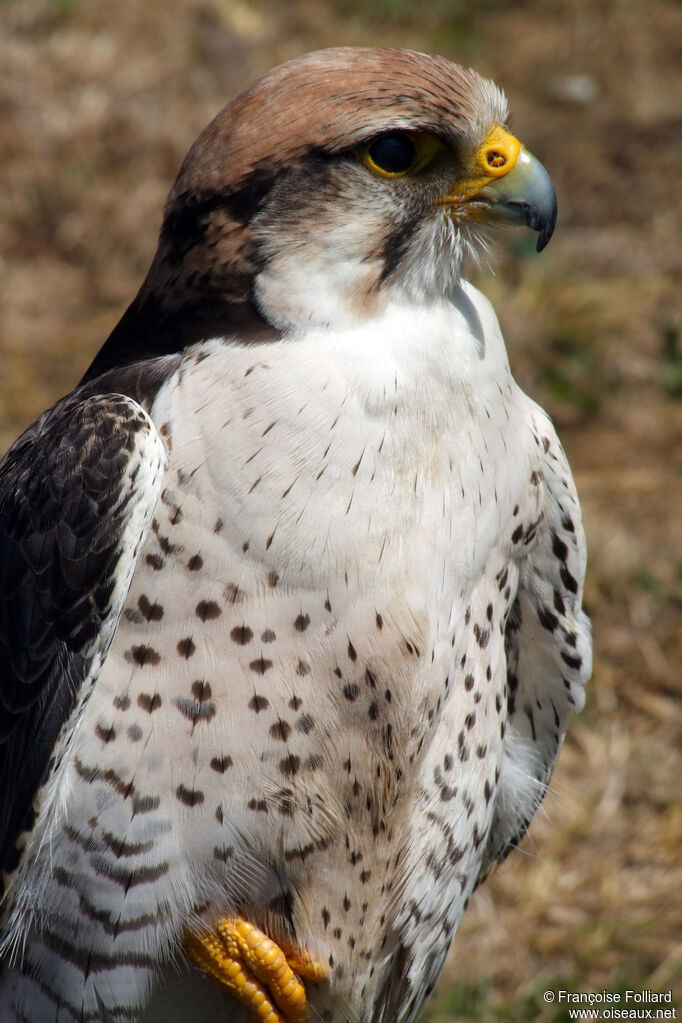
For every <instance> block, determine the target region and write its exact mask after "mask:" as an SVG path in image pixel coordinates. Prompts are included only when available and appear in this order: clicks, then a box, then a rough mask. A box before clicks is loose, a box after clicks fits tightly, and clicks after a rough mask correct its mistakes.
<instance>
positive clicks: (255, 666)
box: [249, 657, 272, 675]
mask: <svg viewBox="0 0 682 1023" xmlns="http://www.w3.org/2000/svg"><path fill="white" fill-rule="evenodd" d="M271 667H272V661H269V660H268V659H267V658H265V657H257V658H256V660H255V661H249V668H250V669H251V671H255V673H256V674H257V675H264V674H265V672H266V671H269V670H270V668H271Z"/></svg>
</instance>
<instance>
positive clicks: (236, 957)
mask: <svg viewBox="0 0 682 1023" xmlns="http://www.w3.org/2000/svg"><path fill="white" fill-rule="evenodd" d="M185 949H186V951H187V954H188V955H189V957H190V959H192V960H193V961H194V962H195V963H196V964H197V966H199V967H201V969H202V970H204V971H205V972H206V973H207V974H208V975H209V976H210V977H211V978H212V979H213V980H214V981H215V982H216V983H217V984H218V985H219V986H220V987H221V988H222V989H223V990H224V991H226V992H227V993H228V994H229V995H231V996H232V997H233V998H236V999H238V1001H240V1002H241V1003H242V1005H244V1006H245V1007H246V1008H247V1009H248V1011H249V1014H250V1016H251V1019H252V1021H253V1023H306V1021H307V1019H308V1017H309V1010H308V1000H307V997H306V991H305V988H304V986H303V984H302V983H301V980H300V977H302V978H303V979H304V980H307V981H309V982H310V983H318V982H319V981H321V980H324V978H325V976H326V970H325V968H324V967H323V966H322V965H321V964H320V963H318V962H316V961H315V960H313V959H311V957H310V956H309V955H308V953H307V952H305V951H304V950H301V949H287V950H286V952H285V951H283V950H282V949H281V948H280V947H279V945H277V944H275V942H274V941H272V939H271V938H269V937H268V936H267V935H266V934H264V933H263V932H262V931H260V930H258V928H257V927H254V926H253V924H251V923H249V921H248V920H245V919H244V918H243V917H223V918H222V919H220V920H219V921H218V923H217V924H216V926H215V928H214V930H213V931H209V932H208V933H206V934H201V935H196V934H192V933H189V932H188V933H187V934H186V935H185ZM299 975H300V977H299Z"/></svg>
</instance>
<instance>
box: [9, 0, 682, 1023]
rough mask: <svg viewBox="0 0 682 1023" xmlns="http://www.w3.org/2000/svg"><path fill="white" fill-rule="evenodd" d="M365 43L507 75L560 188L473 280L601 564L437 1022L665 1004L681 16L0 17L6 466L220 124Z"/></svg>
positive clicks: (676, 750)
mask: <svg viewBox="0 0 682 1023" xmlns="http://www.w3.org/2000/svg"><path fill="white" fill-rule="evenodd" d="M418 7H419V8H420V9H419V11H417V8H418ZM358 43H362V44H367V43H375V44H376V43H379V44H382V45H404V46H411V47H413V48H417V49H428V50H432V51H438V52H441V53H444V54H445V55H447V56H450V57H452V58H454V59H457V60H459V61H461V62H463V63H469V64H472V65H474V66H476V67H477V68H478V69H479V70H481V71H483V72H484V73H487V74H490V75H491V76H493V77H495V79H496V80H497V81H498V83H500V84H501V85H502V86H503V87H504V88H505V89H506V90H507V92H508V94H509V96H510V98H511V102H512V110H513V114H514V127H515V129H516V131H517V133H518V134H519V135H520V136H521V138H522V139H523V140H524V141H525V142H526V143H527V145H528V147H529V148H530V149H531V150H532V151H533V152H535V153H536V154H537V155H538V156H539V157H540V158H541V159H542V160H543V162H544V163H545V164H546V166H547V167H548V169H549V170H550V172H551V174H552V176H553V178H554V180H555V184H556V186H557V191H558V194H559V204H560V220H559V224H558V228H557V233H556V235H555V237H554V239H553V240H552V243H551V245H550V246H549V248H548V249H547V250H546V252H544V253H543V254H542V256H536V255H535V254H534V252H533V245H534V242H533V240H532V239H531V238H530V237H528V238H521V237H520V236H519V235H520V234H521V232H519V233H518V235H517V234H514V235H511V234H510V235H509V236H508V238H507V239H506V240H505V241H504V242H503V243H502V244H501V245H500V249H499V252H498V253H497V256H496V258H495V260H494V261H493V262H494V266H495V270H496V274H495V276H494V277H491V276H490V274H489V272H488V271H485V272H482V273H480V274H479V275H478V276H479V283H480V284H481V286H483V287H484V289H485V290H486V291H487V293H488V294H489V295H490V296H491V298H492V299H493V301H494V303H495V305H496V307H497V309H498V312H499V313H500V318H501V320H502V326H503V329H504V331H505V334H506V337H507V340H508V343H509V348H510V355H511V360H512V365H513V368H514V370H515V373H516V376H517V378H518V379H519V380H520V382H521V383H522V385H523V386H524V387H525V388H526V390H528V391H529V392H530V393H531V394H532V395H533V396H534V397H536V398H537V399H538V400H539V401H541V403H542V404H544V405H545V407H546V408H548V410H550V412H551V413H552V415H553V417H554V419H555V421H556V422H557V425H558V427H559V431H560V434H561V436H562V439H563V441H564V443H565V447H566V449H567V451H568V455H569V458H570V459H571V462H572V465H573V467H574V470H575V475H576V478H577V482H578V486H579V489H580V493H581V497H582V501H583V507H584V512H585V521H586V527H587V533H588V540H589V545H590V556H591V561H590V567H589V579H588V586H587V603H588V606H589V610H590V613H591V614H592V617H593V623H594V632H595V645H596V662H595V674H594V680H593V682H592V684H591V687H590V691H589V699H588V704H587V708H586V710H585V712H584V714H583V715H582V716H581V717H580V718H579V719H576V720H575V722H574V723H573V725H572V727H571V730H570V733H569V737H568V739H567V742H566V745H565V748H564V752H563V754H562V758H561V762H560V765H559V768H558V770H557V772H556V776H555V781H554V784H553V789H552V792H551V794H550V796H549V797H548V799H547V801H546V805H545V812H544V813H543V814H542V815H541V816H540V817H539V819H538V820H537V822H536V823H535V824H534V826H533V828H532V832H531V835H530V836H529V838H527V839H526V841H525V842H524V844H523V847H522V851H521V852H519V853H517V854H516V855H515V856H513V857H512V858H511V859H510V860H509V861H507V863H506V864H505V865H504V867H503V868H501V869H500V870H499V871H498V873H497V874H496V876H495V877H493V879H492V880H491V881H490V882H489V883H488V884H487V885H486V886H485V887H484V888H483V889H482V890H481V891H480V892H479V893H478V894H477V895H476V897H475V898H474V900H473V902H472V906H471V908H470V911H469V913H468V916H467V918H466V920H465V923H464V925H463V927H462V929H461V931H460V933H459V935H458V937H457V939H456V941H455V944H454V948H453V952H452V954H451V958H450V960H449V963H448V966H447V968H446V971H445V974H444V977H443V980H442V982H441V985H440V987H439V989H438V992H437V994H436V997H435V998H434V1001H433V1003H432V1005H431V1007H430V1008H429V1009H428V1011H427V1013H426V1016H425V1019H426V1020H429V1021H431V1023H445V1021H447V1020H451V1019H455V1018H456V1019H458V1020H463V1021H473V1020H477V1021H484V1023H495V1021H500V1020H510V1021H522V1020H540V1021H553V1023H560V1021H562V1020H565V1019H567V1018H568V1017H567V1016H566V1015H565V1010H562V1009H560V1008H558V1007H557V1006H556V1005H555V1006H549V1005H547V1004H545V1003H544V1002H543V999H542V992H543V991H544V990H545V988H552V987H554V988H556V987H567V988H569V989H572V990H577V989H582V990H588V991H589V990H593V991H597V990H602V989H607V990H622V989H623V988H626V987H631V988H633V987H634V988H639V987H650V988H653V989H655V990H659V991H663V990H668V989H671V988H672V990H673V994H674V996H675V997H677V998H678V999H679V997H680V996H681V995H682V862H681V861H682V857H681V851H682V804H681V801H680V786H681V783H682V770H681V768H682V752H681V747H682V743H681V741H680V740H681V737H682V694H681V687H680V661H681V656H682V630H681V628H680V621H681V614H680V612H681V610H682V514H681V509H682V350H681V346H680V329H681V327H682V310H681V306H680V299H679V294H680V283H679V282H680V279H681V278H680V270H681V269H682V267H681V263H682V250H681V247H680V244H679V239H680V227H681V225H680V189H679V168H680V166H682V105H681V104H680V92H679V69H680V67H681V66H682V8H681V7H680V5H679V3H676V2H673V0H669V2H666V0H524V2H518V3H514V4H512V3H508V2H504V0H481V2H479V3H466V2H464V0H430V3H429V4H428V5H416V4H413V3H411V2H409V0H379V2H375V3H369V2H367V0H291V2H283V0H280V2H279V3H276V2H274V0H272V2H268V0H253V2H250V3H247V2H243V0H166V2H165V3H164V4H163V5H158V6H156V5H153V4H147V3H144V2H143V0H119V2H118V3H117V4H116V5H115V6H114V5H112V4H110V3H108V2H105V0H14V2H8V0H0V54H1V55H2V68H3V70H2V73H1V74H0V177H1V181H2V184H1V187H0V367H1V372H0V447H1V448H2V449H3V450H4V448H5V447H6V446H7V445H9V443H10V442H11V441H12V439H13V438H14V436H16V434H17V433H18V431H19V430H20V429H21V428H22V427H24V426H25V425H26V424H27V423H28V422H29V421H30V420H31V419H32V418H33V417H34V416H35V415H36V414H37V413H38V412H40V411H41V410H42V409H43V408H44V407H45V406H46V405H47V404H49V403H50V402H51V401H52V400H54V399H55V398H56V397H58V396H59V395H60V394H62V393H64V392H65V391H67V390H69V389H70V388H71V387H72V386H73V384H74V382H75V381H76V380H77V379H78V377H79V376H80V374H81V372H82V371H83V370H84V368H85V367H86V365H87V363H88V361H89V359H90V357H91V356H92V355H93V354H94V352H95V350H96V349H97V348H98V347H99V345H100V343H101V341H102V340H103V338H104V337H105V336H106V334H107V332H108V330H109V329H110V328H111V327H112V326H113V324H114V323H115V321H116V319H117V318H118V316H119V315H120V313H121V311H122V310H123V308H124V306H125V305H126V304H127V302H128V301H129V300H130V298H131V297H132V296H133V294H134V292H135V291H136V288H137V286H138V284H139V282H140V281H141V279H142V276H143V274H144V272H145V270H146V268H147V265H148V263H149V260H150V259H151V256H152V254H153V251H154V248H155V244H156V235H157V231H158V226H159V221H160V210H161V205H162V202H163V199H164V196H165V193H166V191H167V189H168V187H169V186H170V184H171V181H172V179H173V177H174V174H175V172H176V170H177V168H178V166H179V163H180V160H181V158H182V156H183V155H184V152H185V151H186V149H187V147H188V146H189V144H190V143H191V142H192V140H193V139H194V137H195V135H196V134H197V133H198V131H199V130H200V129H201V128H202V127H203V125H204V124H205V123H206V122H207V121H208V120H209V118H210V117H212V116H213V114H214V113H215V112H216V111H217V110H218V108H219V107H220V106H221V105H222V104H223V103H224V102H226V100H227V99H228V98H229V97H230V96H231V95H232V94H233V93H234V92H235V91H236V90H237V89H238V88H240V87H241V86H243V85H244V84H246V83H247V82H248V81H249V80H251V79H252V78H254V77H256V76H257V75H258V74H260V73H261V72H262V71H263V70H265V69H266V68H267V67H269V66H271V65H273V64H275V63H278V62H280V61H282V60H285V59H287V58H289V57H292V56H294V55H296V54H298V53H301V52H303V51H305V50H309V49H314V48H317V47H319V46H325V45H331V44H358Z"/></svg>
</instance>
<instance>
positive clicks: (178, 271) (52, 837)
mask: <svg viewBox="0 0 682 1023" xmlns="http://www.w3.org/2000/svg"><path fill="white" fill-rule="evenodd" d="M507 118H508V114H507V105H506V102H505V99H504V97H503V95H502V93H501V92H500V91H499V89H497V88H496V86H495V85H493V84H492V82H490V81H487V80H486V79H484V78H481V77H480V76H479V75H477V74H476V73H474V72H473V71H470V70H466V69H464V68H462V67H458V66H457V65H456V64H452V63H450V62H449V61H447V60H445V59H443V58H442V57H430V56H426V55H424V54H420V53H412V52H409V51H403V50H388V49H387V50H381V49H331V50H326V51H322V52H319V53H313V54H310V55H308V56H305V57H302V58H301V59H298V60H294V61H292V62H291V63H288V64H285V65H284V66H282V67H279V68H277V69H276V70H274V71H271V72H270V73H269V74H267V75H266V76H265V77H264V78H263V79H261V81H259V82H258V83H257V84H256V85H253V86H252V87H251V88H248V89H247V90H246V91H245V92H242V93H241V94H240V95H239V96H238V97H237V98H236V99H235V100H233V102H232V103H230V104H229V105H228V106H226V107H225V108H224V109H223V110H222V111H221V112H220V113H219V114H218V116H217V117H216V118H215V120H214V121H213V122H212V123H211V124H210V125H209V126H208V127H207V128H206V130H205V131H204V132H203V133H202V134H201V135H200V136H199V139H198V140H197V142H196V143H195V144H194V146H193V147H192V149H191V150H190V152H189V154H188V156H187V158H186V159H185V162H184V163H183V165H182V168H181V170H180V173H179V176H178V178H177V180H176V182H175V184H174V186H173V188H172V190H171V192H170V196H169V198H168V201H167V204H166V208H165V215H164V219H163V225H162V228H161V237H160V243H159V248H158V252H157V254H156V256H155V258H154V261H153V263H152V266H151V269H150V271H149V273H148V275H147V278H146V280H145V281H144V283H143V285H142V288H141V290H140V292H139V294H138V295H137V297H136V298H135V300H134V301H133V303H132V305H131V306H130V307H129V309H128V310H127V312H126V313H125V315H124V316H123V318H122V320H121V321H120V323H119V324H118V326H117V327H116V328H115V330H114V331H113V333H112V334H111V335H110V337H109V338H108V340H107V341H106V343H105V344H104V346H103V348H102V349H101V351H100V352H99V354H98V355H97V357H96V358H95V360H94V362H93V364H92V366H91V367H90V369H89V370H88V372H87V373H86V374H85V376H84V377H83V379H82V381H81V383H80V384H79V385H78V387H77V388H76V389H75V390H74V391H73V392H72V393H71V394H69V395H68V396H67V397H65V398H63V399H62V400H61V401H58V402H57V404H56V405H54V406H53V407H52V408H51V409H48V411H47V412H45V413H44V414H43V415H42V416H41V417H40V418H39V419H38V420H37V421H36V422H35V423H34V424H33V425H32V426H31V427H29V429H28V430H27V431H26V432H25V433H24V434H23V435H22V436H21V437H20V438H19V439H18V440H17V442H16V443H15V444H14V446H13V447H12V449H11V450H10V452H9V453H8V454H7V456H6V457H5V459H4V461H3V463H2V468H1V483H0V588H1V592H0V596H1V598H2V599H1V601H0V607H1V611H0V687H1V689H0V692H1V697H2V700H1V706H0V725H1V744H0V757H1V760H0V771H1V774H2V778H1V786H2V787H1V791H2V812H1V817H0V854H1V856H2V864H3V870H4V875H3V879H4V884H5V895H4V900H3V904H2V908H3V937H2V946H1V947H2V955H3V959H4V968H3V969H4V972H3V973H2V976H1V977H0V1020H2V1021H3V1023H8V1021H11V1023H18V1021H22V1023H26V1021H28V1023H74V1021H77V1023H87V1021H100V1020H101V1021H107V1023H131V1021H144V1023H152V1021H159V1020H163V1021H166V1023H168V1021H183V1023H186V1021H192V1023H201V1021H208V1020H211V1021H221V1023H225V1021H228V1020H229V1021H236V1020H239V1021H245V1020H247V1019H251V1020H258V1021H260V1023H277V1021H279V1023H282V1021H286V1023H300V1021H303V1020H305V1019H307V1018H308V1015H309V1014H310V1018H311V1019H313V1020H320V1021H327V1023H393V1021H396V1023H408V1021H412V1020H416V1019H417V1017H418V1016H419V1013H420V1011H421V1009H422V1007H423V1006H424V1004H425V1002H426V1000H427V999H428V996H429V994H430V993H431V991H432V990H433V987H434V985H435V983H436V981H437V979H438V975H439V973H440V970H441V967H442V965H443V961H444V959H445V956H446V953H447V951H448V948H449V946H450V943H451V940H452V937H453V935H454V933H455V931H456V929H457V926H458V924H459V921H460V919H461V916H462V913H463V911H464V909H465V906H466V904H467V900H468V899H469V896H470V895H471V892H472V891H473V889H474V888H475V886H476V884H477V883H478V882H479V881H480V880H481V878H482V877H483V876H484V875H485V873H486V871H487V870H488V869H489V868H490V867H491V865H492V864H493V863H494V862H495V861H497V860H500V859H502V858H503V857H504V856H505V855H506V854H507V853H508V852H509V850H510V849H512V848H513V847H514V846H515V845H516V844H517V843H518V841H519V839H520V837H521V836H522V835H523V833H524V832H525V830H526V828H527V827H528V824H529V821H530V820H531V818H532V817H533V814H534V813H535V811H536V809H537V807H538V805H539V803H540V801H541V800H542V797H543V795H544V793H545V790H546V788H547V785H548V781H549V778H550V775H551V772H552V767H553V764H554V761H555V758H556V756H557V752H558V750H559V747H560V745H561V742H562V738H563V735H564V732H565V729H566V725H567V721H568V718H569V716H570V712H571V710H574V709H578V708H580V707H581V705H582V703H583V686H584V683H585V682H586V680H587V678H588V676H589V672H590V635H589V624H588V620H587V618H586V617H585V615H584V614H583V612H582V611H581V609H580V607H581V593H582V585H583V576H584V568H585V544H584V539H583V533H582V527H581V518H580V509H579V506H578V501H577V497H576V492H575V489H574V485H573V481H572V479H571V473H570V470H569V468H568V465H567V463H566V458H565V456H564V454H563V451H562V449H561V447H560V445H559V442H558V440H557V437H556V434H555V432H554V429H553V428H552V425H551V423H550V422H549V420H548V418H547V416H546V415H545V414H544V413H543V412H542V410H541V409H539V408H538V407H537V405H535V404H534V403H533V402H532V401H531V400H530V399H529V398H527V397H526V396H525V395H524V394H523V393H522V392H521V391H520V390H519V388H518V387H517V385H516V384H515V382H514V380H513V379H512V377H511V374H510V370H509V365H508V362H507V356H506V352H505V347H504V343H503V340H502V337H501V334H500V330H499V327H498V323H497V320H496V318H495V314H494V312H493V310H492V309H491V307H490V305H489V303H488V302H487V301H486V299H485V298H484V297H483V296H482V295H481V294H480V293H479V292H478V291H477V290H476V289H475V288H473V287H472V286H471V285H470V284H469V283H468V282H467V281H466V280H465V279H464V277H463V269H462V267H463V261H464V260H465V258H466V257H467V256H469V255H475V254H476V252H477V251H480V249H481V247H482V246H484V245H485V239H486V237H487V234H486V232H488V231H489V230H490V229H491V226H493V225H495V224H497V223H502V224H512V225H513V224H519V225H527V226H529V227H531V228H533V229H534V230H535V231H537V232H538V248H539V249H541V248H543V246H544V245H545V244H546V243H547V241H548V240H549V238H550V236H551V234H552V230H553V228H554V223H555V218H556V201H555V195H554V190H553V188H552V185H551V182H550V179H549V176H548V175H547V173H546V171H545V170H544V169H543V167H542V165H541V164H540V163H539V162H538V160H536V159H535V158H534V157H533V156H531V154H530V153H528V152H527V151H526V150H525V149H524V148H523V146H522V145H521V143H520V142H518V141H517V139H516V138H514V136H513V135H511V134H510V132H509V130H508V128H507V127H506V125H507V123H508V121H507Z"/></svg>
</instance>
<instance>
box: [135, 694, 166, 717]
mask: <svg viewBox="0 0 682 1023" xmlns="http://www.w3.org/2000/svg"><path fill="white" fill-rule="evenodd" d="M161 703H162V700H161V697H160V696H159V694H158V693H154V695H153V696H152V695H151V694H150V693H140V694H139V696H138V698H137V705H138V707H141V708H142V710H146V711H147V713H148V714H153V713H154V711H155V710H158V708H159V707H160V706H161Z"/></svg>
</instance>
